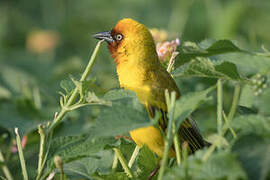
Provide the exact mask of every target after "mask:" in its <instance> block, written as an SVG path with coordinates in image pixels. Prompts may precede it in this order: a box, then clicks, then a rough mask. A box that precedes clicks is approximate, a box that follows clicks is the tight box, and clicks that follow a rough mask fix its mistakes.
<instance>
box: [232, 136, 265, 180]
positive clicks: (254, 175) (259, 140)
mask: <svg viewBox="0 0 270 180" xmlns="http://www.w3.org/2000/svg"><path fill="white" fill-rule="evenodd" d="M268 135H269V131H268ZM251 144H252V145H251ZM232 151H233V152H234V153H235V154H236V155H237V159H238V160H239V162H240V163H241V165H242V167H243V168H244V169H245V171H246V173H247V175H248V178H249V179H252V180H253V179H254V180H255V179H259V180H262V179H267V177H269V173H270V159H269V156H268V154H269V153H270V141H269V136H268V138H264V137H262V136H259V135H257V134H256V133H254V132H253V133H249V134H248V135H244V136H242V137H240V138H239V139H237V141H236V142H235V143H234V145H233V147H232Z"/></svg>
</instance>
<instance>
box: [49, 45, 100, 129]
mask: <svg viewBox="0 0 270 180" xmlns="http://www.w3.org/2000/svg"><path fill="white" fill-rule="evenodd" d="M102 42H103V40H101V41H99V42H98V43H97V46H96V48H95V50H94V52H93V53H92V56H91V58H90V60H89V63H88V65H87V67H86V69H85V70H84V72H83V74H82V76H81V78H80V81H81V82H83V81H85V80H86V79H87V77H88V75H89V74H90V72H91V70H92V68H93V65H94V63H95V61H96V57H97V54H98V52H99V49H100V46H101V43H102ZM78 95H79V89H78V88H77V87H76V88H75V89H74V91H73V93H72V94H71V96H70V98H69V99H68V101H67V104H66V105H65V107H66V108H62V110H61V111H60V113H59V115H58V116H57V117H56V118H55V120H54V121H53V123H52V124H51V126H50V127H49V132H50V131H52V130H53V129H54V128H55V127H56V126H57V125H58V124H59V122H60V121H61V119H63V117H64V116H65V114H66V113H67V112H68V111H69V109H68V107H69V106H71V105H72V104H74V102H75V101H76V98H77V97H78Z"/></svg>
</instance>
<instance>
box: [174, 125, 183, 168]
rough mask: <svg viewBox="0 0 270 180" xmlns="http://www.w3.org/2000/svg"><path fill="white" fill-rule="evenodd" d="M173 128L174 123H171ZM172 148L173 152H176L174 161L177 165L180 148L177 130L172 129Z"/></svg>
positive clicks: (179, 159) (179, 162) (178, 163)
mask: <svg viewBox="0 0 270 180" xmlns="http://www.w3.org/2000/svg"><path fill="white" fill-rule="evenodd" d="M173 129H176V128H175V123H173ZM173 143H174V148H175V154H176V162H177V165H180V164H181V149H180V144H179V138H178V133H177V131H175V130H174V138H173Z"/></svg>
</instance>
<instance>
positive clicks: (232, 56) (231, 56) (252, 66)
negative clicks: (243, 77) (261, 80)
mask: <svg viewBox="0 0 270 180" xmlns="http://www.w3.org/2000/svg"><path fill="white" fill-rule="evenodd" d="M211 59H212V60H214V61H229V62H231V63H234V64H236V65H237V67H238V69H239V70H240V72H241V73H245V74H251V73H262V74H265V73H266V72H269V71H270V58H269V57H264V56H259V55H256V54H255V53H249V52H239V53H228V54H222V55H217V56H214V57H211Z"/></svg>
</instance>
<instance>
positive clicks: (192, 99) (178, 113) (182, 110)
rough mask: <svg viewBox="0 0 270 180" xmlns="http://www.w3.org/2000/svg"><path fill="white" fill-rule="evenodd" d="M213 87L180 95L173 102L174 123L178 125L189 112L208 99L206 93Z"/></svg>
mask: <svg viewBox="0 0 270 180" xmlns="http://www.w3.org/2000/svg"><path fill="white" fill-rule="evenodd" d="M214 89H215V86H213V87H210V88H208V89H206V90H203V91H199V92H193V93H189V94H187V95H184V96H182V97H181V98H180V99H179V100H177V101H176V104H175V113H174V118H175V119H176V124H177V126H179V125H180V124H181V122H182V121H183V120H184V119H186V118H187V117H188V116H190V115H191V113H192V112H193V111H194V110H195V109H196V108H197V107H198V106H199V105H200V104H202V103H203V102H205V101H207V100H210V98H209V97H207V95H208V94H209V93H210V92H211V91H212V90H214Z"/></svg>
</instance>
